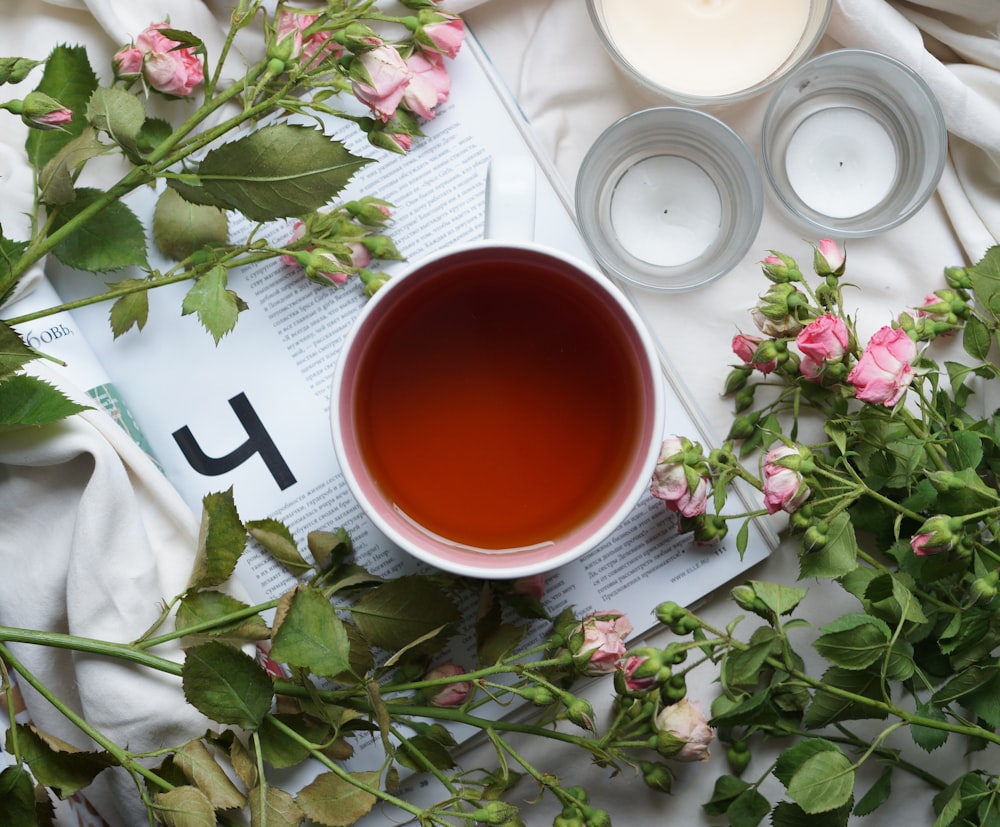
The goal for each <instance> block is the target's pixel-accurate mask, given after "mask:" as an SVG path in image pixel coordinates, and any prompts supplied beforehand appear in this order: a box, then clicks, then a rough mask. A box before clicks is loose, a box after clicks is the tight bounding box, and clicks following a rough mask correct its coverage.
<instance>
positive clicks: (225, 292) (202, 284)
mask: <svg viewBox="0 0 1000 827" xmlns="http://www.w3.org/2000/svg"><path fill="white" fill-rule="evenodd" d="M227 283H228V276H227V271H226V268H225V267H223V266H221V265H220V266H217V267H213V268H212V269H211V270H209V271H208V272H207V273H206V274H205V275H203V276H199V277H198V278H197V279H196V280H195V283H194V284H193V285H192V286H191V289H190V290H188V292H187V295H186V296H185V297H184V301H183V303H182V304H181V315H183V316H187V315H189V314H191V313H197V315H198V321H200V322H201V323H202V325H203V326H204V328H205V330H207V331H208V332H209V333H211V334H212V338H213V339H215V343H216V344H218V343H219V342H220V341H221V339H222V337H223V336H225V335H226V334H227V333H229V332H230V331H232V329H233V328H234V327H236V317H237V316H239V314H240V313H241V312H242V311H244V310H246V309H247V304H246V302H244V301H243V299H241V298H240V297H239V296H237V295H236V293H235V292H234V291H233V290H230V289H228V288H227V286H226V285H227Z"/></svg>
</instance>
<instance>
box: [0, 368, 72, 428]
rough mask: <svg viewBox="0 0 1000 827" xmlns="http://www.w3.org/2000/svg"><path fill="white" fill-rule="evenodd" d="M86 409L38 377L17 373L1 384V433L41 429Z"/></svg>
mask: <svg viewBox="0 0 1000 827" xmlns="http://www.w3.org/2000/svg"><path fill="white" fill-rule="evenodd" d="M85 410H87V407H86V406H84V405H80V404H78V403H76V402H74V401H73V400H72V399H69V398H68V397H67V396H66V395H65V394H64V393H63V392H62V391H61V390H59V389H58V388H56V387H53V386H52V385H50V384H48V383H47V382H43V381H42V380H41V379H38V378H37V377H35V376H29V375H27V374H18V375H16V376H11V377H10V378H9V379H5V380H4V381H3V382H0V431H6V430H11V429H14V428H23V427H26V426H30V427H35V428H37V427H41V426H42V425H48V424H50V423H52V422H58V421H59V420H60V419H65V418H66V417H68V416H72V415H73V414H77V413H80V412H81V411H85Z"/></svg>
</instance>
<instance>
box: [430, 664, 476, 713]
mask: <svg viewBox="0 0 1000 827" xmlns="http://www.w3.org/2000/svg"><path fill="white" fill-rule="evenodd" d="M465 671H466V670H465V669H463V668H462V667H461V666H459V665H458V664H457V663H453V662H452V661H448V662H447V663H443V664H441V665H440V666H438V667H436V668H434V669H432V670H431V671H430V672H428V673H427V674H426V675H425V676H424V680H428V681H436V680H441V679H442V678H454V677H456V676H458V675H464V674H465ZM429 691H430V693H431V694H430V695H429V696H428V698H427V700H428V702H429V703H430V704H431V705H432V706H445V707H449V706H461V705H462V704H464V703H465V701H466V699H467V698H468V697H469V695H471V694H472V681H453V682H452V683H449V684H445V685H444V686H442V687H439V688H435V689H432V690H429Z"/></svg>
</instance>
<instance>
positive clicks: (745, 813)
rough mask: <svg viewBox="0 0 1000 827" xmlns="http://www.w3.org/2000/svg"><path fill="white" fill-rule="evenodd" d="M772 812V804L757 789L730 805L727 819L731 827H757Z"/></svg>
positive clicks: (741, 796)
mask: <svg viewBox="0 0 1000 827" xmlns="http://www.w3.org/2000/svg"><path fill="white" fill-rule="evenodd" d="M770 811H771V802H769V801H768V800H767V799H766V798H764V796H762V795H761V794H760V793H759V792H757V790H756V789H750V790H747V791H746V792H744V793H742V794H741V795H739V796H737V797H736V799H735V800H734V801H733V803H732V804H730V805H729V809H728V810H726V817H727V818H728V819H729V824H730V827H757V825H758V824H760V822H761V820H762V819H763V818H764V816H766V815H767V814H768V813H769V812H770Z"/></svg>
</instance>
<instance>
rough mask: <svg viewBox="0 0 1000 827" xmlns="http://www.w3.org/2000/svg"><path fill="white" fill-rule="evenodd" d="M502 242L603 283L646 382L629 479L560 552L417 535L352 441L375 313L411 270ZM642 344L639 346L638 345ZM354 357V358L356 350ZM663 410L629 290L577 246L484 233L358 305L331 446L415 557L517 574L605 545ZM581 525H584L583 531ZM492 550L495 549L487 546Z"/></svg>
mask: <svg viewBox="0 0 1000 827" xmlns="http://www.w3.org/2000/svg"><path fill="white" fill-rule="evenodd" d="M488 249H494V250H503V251H506V254H507V255H515V256H516V255H527V256H531V257H537V256H541V257H543V258H545V259H547V260H549V261H552V262H555V263H558V264H559V265H560V266H561V267H562V268H564V272H570V271H573V272H575V273H576V274H578V275H579V276H581V277H583V278H585V279H587V281H586V282H585V284H590V285H592V286H595V285H596V287H597V288H598V289H597V290H596V291H595V293H596V294H598V295H600V296H602V297H603V299H604V300H605V301H609V302H611V304H610V305H606V307H607V308H608V309H609V311H610V312H611V313H612V314H613V315H614V316H615V317H617V318H619V319H621V321H622V331H623V333H624V334H626V335H627V337H628V341H629V342H630V344H632V345H633V349H634V357H635V361H636V365H637V367H638V368H639V371H640V375H639V380H640V384H641V421H640V433H639V437H638V448H637V450H636V456H635V457H633V458H632V460H631V462H630V466H629V468H627V469H626V479H625V482H624V484H623V485H622V486H621V487H620V488H618V489H616V491H615V493H614V495H613V496H612V497H610V498H609V500H608V502H607V503H605V504H604V506H603V507H602V508H600V509H599V512H598V515H597V516H595V517H594V518H592V519H591V520H588V522H587V524H585V525H584V526H583V527H582V529H574V530H573V531H572V532H571V533H570V534H569V535H567V537H566V538H561V539H560V540H558V541H556V542H555V543H553V545H555V546H561V547H560V548H559V550H558V551H557V552H556V553H554V554H553V553H551V552H549V553H546V552H545V551H542V550H540V549H538V550H534V551H505V550H497V551H496V552H495V553H488V552H484V551H473V550H467V551H466V552H463V551H462V550H461V547H460V545H458V544H454V543H450V542H448V543H441V544H437V543H435V541H434V540H433V539H432V538H431V537H430V536H429V535H427V536H422V537H421V541H420V542H419V543H418V542H416V541H415V540H414V539H413V536H412V535H410V534H407V533H406V532H404V531H402V530H401V529H400V527H399V524H400V522H401V520H400V519H399V518H398V517H396V518H393V517H390V516H387V514H386V513H385V512H386V504H385V502H384V501H376V500H375V499H374V497H373V496H372V495H371V491H372V490H374V489H375V486H374V483H371V482H367V483H366V482H364V481H362V479H361V478H360V476H361V475H362V474H363V458H362V457H361V453H360V450H358V448H357V446H356V445H354V446H352V445H349V444H348V440H349V439H350V436H351V435H352V434H353V433H354V428H353V425H352V424H351V422H350V415H351V399H350V384H349V382H350V379H351V378H352V376H353V373H354V372H356V370H357V364H358V361H359V354H360V352H361V347H360V345H359V343H363V341H364V340H365V336H364V335H362V334H363V333H364V330H365V328H366V327H367V326H369V325H371V324H373V323H374V321H373V317H374V318H375V319H376V320H377V316H376V314H377V313H379V312H380V308H382V306H383V305H384V304H387V303H388V302H391V301H392V298H393V296H395V295H396V294H397V293H398V291H399V290H400V287H399V285H405V284H406V283H407V279H409V278H410V277H411V276H412V275H413V274H415V273H420V272H424V271H426V268H428V267H432V266H434V265H436V264H437V263H439V262H441V261H445V260H448V259H452V258H457V257H461V256H464V255H469V254H475V253H476V252H478V251H482V250H488ZM636 344H638V345H639V346H638V347H635V345H636ZM352 357H353V358H352ZM664 416H665V389H664V376H663V368H662V365H661V363H660V357H659V352H658V350H657V348H656V346H655V343H654V341H653V338H652V335H651V334H650V332H649V330H648V329H647V327H646V325H645V322H644V321H643V319H642V317H641V316H640V315H639V312H638V311H637V310H636V308H635V307H634V306H633V305H632V303H631V302H630V301H629V299H628V297H627V296H626V295H625V293H624V292H623V291H622V290H621V288H620V287H619V286H618V285H617V284H615V283H614V282H613V281H612V280H611V279H610V278H609V277H608V276H606V275H605V274H603V273H601V272H600V271H599V270H598V269H597V268H596V266H594V265H591V264H588V263H587V262H585V261H583V260H582V259H580V258H578V257H576V256H574V255H573V254H570V253H566V252H564V251H562V250H559V249H557V248H554V247H552V246H549V245H545V244H540V243H537V242H534V241H529V242H518V241H506V240H496V239H482V240H477V241H471V242H465V243H460V244H455V245H451V246H449V247H447V248H444V249H442V250H438V251H435V252H431V253H429V254H427V255H424V256H422V257H420V258H418V259H415V260H414V261H413V262H412V263H411V264H410V266H408V267H407V268H406V269H405V270H404V271H403V272H402V273H401V274H398V275H395V276H394V277H393V278H392V279H390V280H389V281H388V282H387V283H386V284H385V285H384V286H383V287H381V288H380V289H379V290H378V291H377V292H376V293H375V295H374V296H372V298H371V299H369V301H368V302H367V304H366V305H365V306H364V307H363V308H362V309H361V311H360V312H359V313H358V315H357V317H356V318H355V319H354V321H353V323H352V324H351V326H350V328H349V329H348V331H347V333H346V335H345V337H344V340H343V344H342V346H341V351H340V353H339V355H338V358H337V364H336V368H335V371H334V376H333V383H332V387H331V400H330V424H331V431H332V436H333V442H334V450H335V453H336V456H337V460H338V463H339V465H340V470H341V474H342V476H343V479H344V481H345V482H346V484H347V487H348V489H349V490H350V492H351V494H352V495H353V497H354V498H355V500H356V502H357V504H358V505H359V506H360V508H361V510H362V511H363V512H364V514H365V515H366V516H367V518H368V519H369V520H370V521H371V522H372V523H373V524H374V525H375V526H376V527H377V528H378V529H379V531H381V532H382V533H383V534H384V535H385V536H386V537H388V538H389V540H390V541H391V542H392V543H393V544H395V545H396V546H398V547H399V548H400V549H402V550H403V551H405V552H406V553H408V554H410V555H411V556H413V557H414V558H416V559H418V560H421V561H422V562H424V563H427V564H429V565H431V566H433V567H435V568H437V569H440V570H444V571H449V572H451V573H454V574H458V575H463V576H467V577H475V578H486V579H514V578H518V577H526V576H529V575H534V574H540V573H543V572H547V571H552V570H554V569H557V568H559V567H560V566H563V565H565V564H566V563H569V562H571V561H572V560H575V559H577V558H578V557H580V556H582V555H583V554H585V553H587V552H589V551H591V550H593V549H594V548H596V547H597V546H598V545H600V544H601V543H602V542H603V541H604V540H606V539H607V537H608V536H610V534H611V533H612V532H613V531H614V530H615V529H616V528H617V527H618V526H619V525H620V524H621V523H622V522H623V521H624V520H625V518H626V517H627V516H628V514H629V513H630V512H631V511H632V510H633V509H634V508H635V506H636V504H637V503H638V502H639V499H640V497H641V496H642V493H643V492H645V491H646V490H648V487H649V480H650V478H651V475H652V472H653V470H654V467H655V464H656V460H657V458H658V456H659V450H660V445H661V443H662V437H663V428H664ZM581 531H582V532H584V533H583V534H582V536H578V535H580V534H581ZM489 551H492V550H489Z"/></svg>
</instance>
